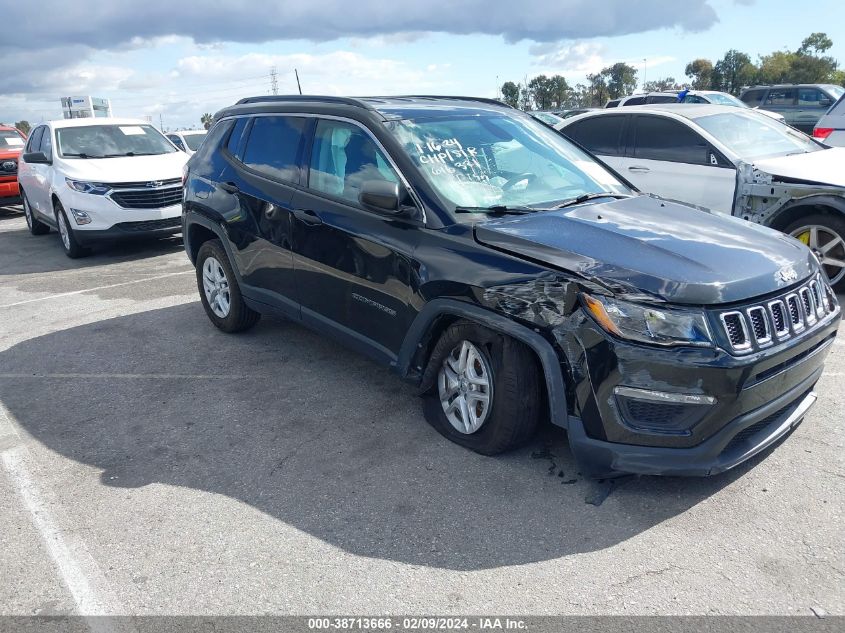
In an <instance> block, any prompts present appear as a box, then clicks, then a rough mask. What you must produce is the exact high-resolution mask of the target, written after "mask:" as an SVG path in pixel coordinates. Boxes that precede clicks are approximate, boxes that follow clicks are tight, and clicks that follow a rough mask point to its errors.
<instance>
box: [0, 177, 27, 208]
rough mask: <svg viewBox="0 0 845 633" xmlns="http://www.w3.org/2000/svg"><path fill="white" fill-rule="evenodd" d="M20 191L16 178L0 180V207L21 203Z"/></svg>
mask: <svg viewBox="0 0 845 633" xmlns="http://www.w3.org/2000/svg"><path fill="white" fill-rule="evenodd" d="M21 202H22V201H21V192H20V189H19V188H18V181H17V180H7V181H3V182H0V207H6V206H10V205H13V204H21Z"/></svg>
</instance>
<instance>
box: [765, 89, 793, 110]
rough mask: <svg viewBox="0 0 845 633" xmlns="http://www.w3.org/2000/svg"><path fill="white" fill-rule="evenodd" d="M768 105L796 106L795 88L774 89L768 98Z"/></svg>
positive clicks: (770, 91)
mask: <svg viewBox="0 0 845 633" xmlns="http://www.w3.org/2000/svg"><path fill="white" fill-rule="evenodd" d="M766 105H770V106H791V105H795V89H794V88H772V89H771V90H769V96H768V97H766Z"/></svg>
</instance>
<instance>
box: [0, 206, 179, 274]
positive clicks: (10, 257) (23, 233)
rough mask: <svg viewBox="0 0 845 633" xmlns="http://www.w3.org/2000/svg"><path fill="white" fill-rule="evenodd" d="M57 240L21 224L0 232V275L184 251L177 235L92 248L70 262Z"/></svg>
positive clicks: (54, 235)
mask: <svg viewBox="0 0 845 633" xmlns="http://www.w3.org/2000/svg"><path fill="white" fill-rule="evenodd" d="M0 212H2V210H0ZM2 226H3V225H2V224H0V227H2ZM59 240H60V238H59V234H58V233H56V232H55V231H50V233H48V234H47V235H38V236H35V235H32V234H30V232H29V230H28V229H27V228H26V225H25V224H22V228H20V229H12V230H2V231H0V276H3V275H19V274H31V273H45V272H58V271H63V270H74V269H90V268H95V267H98V266H104V265H107V264H117V263H121V262H128V261H137V260H141V259H146V258H149V257H157V256H159V255H167V254H169V253H174V252H177V251H179V250H181V249H182V248H184V247H183V244H182V238H181V236H180V235H175V236H173V237H167V238H160V239H149V238H148V239H136V240H129V241H124V242H116V243H112V244H103V245H95V246H94V247H93V248H92V249H91V253H90V254H89V255H87V256H86V257H81V258H79V259H70V258H68V257H67V256H66V255H65V254H64V251H63V250H62V245H61V243H60V241H59ZM187 261H188V260H187V257H186V258H185V262H186V263H187Z"/></svg>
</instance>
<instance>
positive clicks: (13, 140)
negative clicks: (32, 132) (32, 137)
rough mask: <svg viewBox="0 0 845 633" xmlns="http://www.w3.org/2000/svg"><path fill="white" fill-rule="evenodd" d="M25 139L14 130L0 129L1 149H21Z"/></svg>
mask: <svg viewBox="0 0 845 633" xmlns="http://www.w3.org/2000/svg"><path fill="white" fill-rule="evenodd" d="M23 143H24V140H23V138H21V135H20V134H18V133H17V132H15V131H14V130H0V149H21V148H22V147H23Z"/></svg>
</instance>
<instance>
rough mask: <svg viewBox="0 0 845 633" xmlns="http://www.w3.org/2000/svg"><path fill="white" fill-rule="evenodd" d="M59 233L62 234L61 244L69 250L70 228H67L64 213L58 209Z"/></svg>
mask: <svg viewBox="0 0 845 633" xmlns="http://www.w3.org/2000/svg"><path fill="white" fill-rule="evenodd" d="M58 216H59V218H58V219H59V235H61V236H62V244H64V245H65V249H66V250H70V229H68V226H67V222H66V221H65V214H64V213H62V212H61V211H59V213H58Z"/></svg>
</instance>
